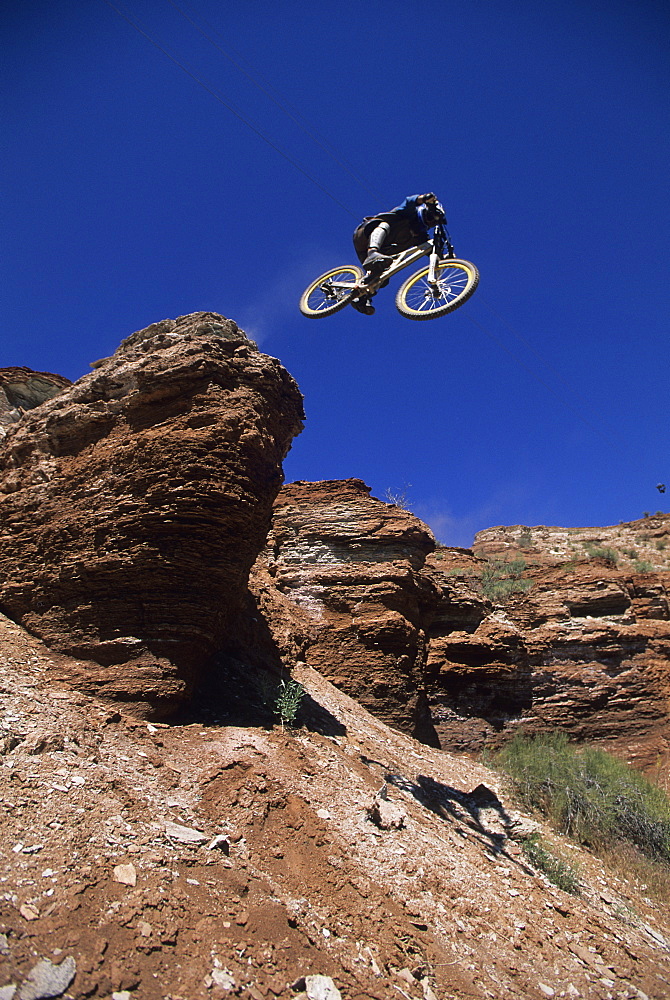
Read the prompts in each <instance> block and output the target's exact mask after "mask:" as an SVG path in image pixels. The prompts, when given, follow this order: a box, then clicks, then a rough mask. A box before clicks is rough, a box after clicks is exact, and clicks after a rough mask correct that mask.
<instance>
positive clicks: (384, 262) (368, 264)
mask: <svg viewBox="0 0 670 1000" xmlns="http://www.w3.org/2000/svg"><path fill="white" fill-rule="evenodd" d="M392 260H393V257H387V256H386V254H383V253H379V251H378V250H371V251H370V253H369V254H368V255H367V257H366V258H365V260H364V261H363V267H364V268H365V270H366V271H369V273H370V274H381V273H382V271H385V270H386V268H387V267H388V266H389V264H390V263H391V261H392Z"/></svg>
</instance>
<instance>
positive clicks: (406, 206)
mask: <svg viewBox="0 0 670 1000" xmlns="http://www.w3.org/2000/svg"><path fill="white" fill-rule="evenodd" d="M420 197H421V195H418V194H412V195H410V196H409V197H408V198H405V200H404V201H403V202H401V203H400V205H397V206H396V207H395V208H392V209H391V211H390V212H380V213H379V215H368V216H367V217H366V218H365V219H363V221H362V223H361V224H360V226H358V227H357V229H356V230H355V231H354V249H355V250H356V253H357V255H358V259H359V260H360V261H363V260H364V259H365V256H366V254H367V249H368V241H369V239H370V233H371V232H372V231H373V229H376V228H377V226H378V225H379V223H380V222H385V223H386V224H387V225H388V226H389V234H388V236H387V237H386V240H385V242H384V248H383V250H384V253H390V254H393V253H400V252H401V250H408V249H409V248H410V247H418V246H419V245H420V244H421V243H425V242H426V240H427V239H428V230H427V229H426V227H425V225H424V223H423V222H422V221H421V218H420V216H419V214H418V211H417V209H418V207H419V206H418V205H417V199H418V198H420Z"/></svg>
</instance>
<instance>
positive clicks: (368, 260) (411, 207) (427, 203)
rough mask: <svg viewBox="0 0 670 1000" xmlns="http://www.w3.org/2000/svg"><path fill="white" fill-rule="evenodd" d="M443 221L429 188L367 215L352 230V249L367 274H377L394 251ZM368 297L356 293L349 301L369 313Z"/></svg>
mask: <svg viewBox="0 0 670 1000" xmlns="http://www.w3.org/2000/svg"><path fill="white" fill-rule="evenodd" d="M446 221H447V220H446V217H445V214H444V209H443V208H442V205H441V204H440V203H439V201H438V200H437V198H436V196H435V195H434V194H433V193H432V192H429V193H428V194H413V195H410V196H409V197H408V198H405V200H404V201H403V202H402V203H401V204H400V205H397V206H396V207H395V208H392V209H391V211H390V212H380V213H379V215H368V216H366V217H365V219H363V221H362V222H361V224H360V226H358V227H357V228H356V229H355V230H354V249H355V250H356V253H357V254H358V259H359V260H360V262H361V264H362V265H363V267H364V268H365V270H366V272H367V276H368V277H374V278H376V277H377V276H378V275H379V274H381V273H382V271H384V270H385V269H386V268H387V267H388V265H389V264H390V263H391V258H392V256H393V255H394V254H398V253H401V252H402V251H403V250H408V249H409V248H410V247H418V246H420V245H421V244H422V243H425V242H426V240H427V239H428V238H429V236H428V230H429V229H431V228H432V227H433V226H436V225H437V223H438V222H446ZM370 300H371V296H370V295H359V296H357V298H355V299H352V302H351V304H352V306H353V307H354V309H357V310H358V312H361V313H365V314H366V316H371V315H372V314H373V312H374V311H375V307H374V306H373V305H372V303H371V301H370Z"/></svg>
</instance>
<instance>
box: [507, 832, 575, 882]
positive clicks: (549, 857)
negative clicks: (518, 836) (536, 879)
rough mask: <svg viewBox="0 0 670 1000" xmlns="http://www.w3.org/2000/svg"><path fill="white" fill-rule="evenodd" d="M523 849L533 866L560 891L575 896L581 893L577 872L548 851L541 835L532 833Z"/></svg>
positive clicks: (525, 841) (524, 843)
mask: <svg viewBox="0 0 670 1000" xmlns="http://www.w3.org/2000/svg"><path fill="white" fill-rule="evenodd" d="M521 848H522V850H523V853H524V854H525V855H526V857H527V858H528V860H529V861H530V862H531V864H533V865H534V866H535V867H536V868H537V869H538V870H539V871H541V872H543V873H544V874H545V875H546V876H547V878H548V879H549V881H550V882H553V883H554V885H557V886H558V888H559V889H563V891H564V892H571V893H572V894H573V895H575V894H576V893H577V892H579V876H578V874H577V872H576V870H575V869H574V868H573V867H572V865H569V864H568V863H567V862H566V861H563V859H562V858H557V857H556V855H555V854H552V853H551V851H549V850H547V848H546V847H545V845H544V842H543V841H542V838H541V837H540V835H539V833H531V835H530V836H529V837H526V839H525V840H524V841H523V843H522V845H521Z"/></svg>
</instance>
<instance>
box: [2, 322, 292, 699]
mask: <svg viewBox="0 0 670 1000" xmlns="http://www.w3.org/2000/svg"><path fill="white" fill-rule="evenodd" d="M302 416H303V412H302V399H301V396H300V393H299V392H298V389H297V386H296V384H295V382H294V381H293V379H292V378H291V377H290V375H289V374H288V373H287V372H286V371H285V370H284V368H283V367H282V366H281V365H280V364H279V362H278V361H276V360H275V359H274V358H270V357H267V356H266V355H263V354H261V353H260V352H259V351H258V349H257V348H256V346H255V345H254V344H253V343H252V342H251V341H249V340H248V339H247V338H246V336H245V335H244V333H243V332H242V331H241V330H239V329H238V327H237V326H236V324H235V323H233V322H232V321H230V320H227V319H225V318H224V317H222V316H218V315H217V314H214V313H195V314H193V315H191V316H185V317H181V318H180V319H179V320H177V321H173V320H165V321H163V322H161V323H155V324H153V325H152V326H150V327H148V328H147V329H146V330H142V331H138V332H137V333H135V334H133V335H132V336H131V337H129V338H128V339H127V340H126V341H124V343H123V344H122V345H121V346H120V348H119V349H118V351H117V352H116V353H115V354H114V356H113V357H112V358H109V359H106V360H105V361H104V362H102V363H100V364H99V366H98V367H97V368H96V370H95V371H94V372H93V373H92V374H90V375H87V376H85V377H84V378H82V379H80V380H79V381H78V382H77V383H75V384H74V385H73V386H71V387H70V388H68V389H66V390H65V391H63V392H61V393H60V394H59V395H58V396H56V397H55V398H53V399H50V400H47V401H46V402H43V403H42V404H41V405H40V406H38V407H37V408H36V409H33V410H30V411H28V412H26V413H25V414H24V415H23V417H22V418H21V420H20V421H19V422H18V423H15V424H14V425H13V426H11V427H10V428H9V429H8V430H7V436H6V438H5V440H4V442H3V444H2V450H1V452H0V533H1V535H2V547H1V548H0V607H1V608H2V610H3V611H4V612H5V613H6V614H8V615H9V616H10V617H11V618H13V619H14V620H15V621H17V622H20V623H21V624H22V625H23V626H24V627H25V628H26V629H28V630H29V631H30V632H32V633H33V634H35V635H37V636H39V637H40V638H41V639H42V640H43V641H44V642H45V643H46V644H47V645H49V646H51V647H52V648H54V649H56V650H59V651H61V652H64V653H68V654H70V655H71V656H73V657H77V658H79V659H80V660H84V661H88V666H86V667H85V668H81V669H80V670H79V671H78V674H77V680H78V683H80V684H83V685H85V686H87V687H88V688H90V689H93V690H95V691H97V692H99V693H102V694H106V695H109V696H112V697H117V698H121V699H124V700H127V701H129V702H132V703H134V704H135V706H136V707H137V709H138V710H143V711H146V712H153V713H156V712H167V711H169V710H171V709H172V708H173V707H174V706H175V705H176V704H178V703H179V702H180V701H181V700H182V699H183V698H184V697H186V696H187V694H188V692H189V691H190V689H191V688H192V686H193V684H194V682H195V681H196V680H197V678H198V677H199V675H200V674H201V673H202V670H203V665H204V664H205V662H206V660H207V658H208V657H209V656H210V655H211V654H212V652H214V651H216V650H218V649H219V648H221V647H222V646H224V645H225V644H226V643H227V642H228V641H229V640H230V637H231V635H232V634H233V633H235V631H236V618H237V615H238V614H239V610H240V607H241V605H242V604H243V603H244V601H245V599H246V585H247V579H248V573H249V568H250V567H251V565H252V564H253V562H254V559H255V558H256V556H257V554H258V552H259V551H260V549H261V548H262V546H263V544H264V541H265V537H266V534H267V530H268V527H269V524H270V518H271V512H272V503H273V500H274V498H275V496H276V494H277V491H278V490H279V488H280V486H281V482H282V470H281V463H282V460H283V458H284V456H285V454H286V452H287V451H288V449H289V447H290V442H291V439H292V438H293V436H294V435H295V434H296V433H298V432H299V431H300V429H301V427H302V424H301V419H302ZM89 667H90V669H89ZM73 669H74V668H73Z"/></svg>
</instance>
